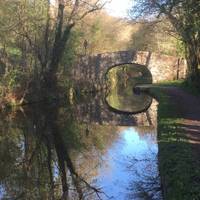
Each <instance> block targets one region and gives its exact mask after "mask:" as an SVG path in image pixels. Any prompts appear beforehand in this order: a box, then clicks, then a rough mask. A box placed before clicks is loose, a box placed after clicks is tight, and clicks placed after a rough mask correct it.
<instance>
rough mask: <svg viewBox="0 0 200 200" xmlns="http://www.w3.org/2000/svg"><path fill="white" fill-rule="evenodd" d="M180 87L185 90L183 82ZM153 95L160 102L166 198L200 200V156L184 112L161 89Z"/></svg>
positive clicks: (159, 121)
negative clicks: (188, 133) (187, 131)
mask: <svg viewBox="0 0 200 200" xmlns="http://www.w3.org/2000/svg"><path fill="white" fill-rule="evenodd" d="M178 84H180V85H179V87H182V86H181V84H182V83H178ZM178 84H177V83H176V86H177V85H178ZM160 85H166V83H165V84H160ZM172 85H173V84H169V83H168V86H172ZM150 92H151V93H152V94H153V95H154V96H155V97H156V98H157V99H158V100H159V106H158V147H159V154H158V159H159V170H160V175H161V182H162V188H163V196H164V199H165V200H197V199H200V167H199V166H200V162H199V156H198V155H196V154H195V153H194V151H193V148H194V147H195V144H191V143H189V141H188V139H187V137H186V134H185V130H184V129H182V127H181V125H182V122H183V119H182V118H181V111H180V110H179V107H178V105H176V104H175V103H173V101H170V100H171V99H170V97H169V96H167V94H166V93H165V92H164V91H162V89H161V88H151V89H150Z"/></svg>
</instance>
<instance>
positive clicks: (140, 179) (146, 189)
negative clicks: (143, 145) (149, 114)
mask: <svg viewBox="0 0 200 200" xmlns="http://www.w3.org/2000/svg"><path fill="white" fill-rule="evenodd" d="M135 129H136V130H137V132H138V133H139V134H140V136H141V137H151V140H150V141H151V142H152V141H154V143H156V134H155V132H154V133H153V134H147V133H148V132H149V130H148V128H147V127H136V128H135ZM145 133H146V134H145ZM146 141H148V139H146ZM141 157H142V158H141ZM126 168H127V170H128V171H129V172H131V174H133V175H134V176H135V177H134V178H132V181H131V182H130V183H129V186H128V188H127V189H128V194H127V199H137V200H161V199H162V195H161V185H160V176H159V172H158V159H157V147H156V146H155V145H152V144H149V147H148V151H147V152H145V153H144V155H142V156H138V158H137V157H133V156H132V157H129V158H128V159H127V167H126Z"/></svg>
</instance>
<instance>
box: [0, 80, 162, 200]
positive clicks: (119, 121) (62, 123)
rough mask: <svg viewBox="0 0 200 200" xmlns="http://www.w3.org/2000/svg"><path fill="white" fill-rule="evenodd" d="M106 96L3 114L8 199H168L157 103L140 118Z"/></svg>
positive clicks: (1, 175)
mask: <svg viewBox="0 0 200 200" xmlns="http://www.w3.org/2000/svg"><path fill="white" fill-rule="evenodd" d="M122 85H123V84H122ZM120 87H122V86H120ZM102 97H103V96H102V94H99V95H95V96H90V97H84V98H79V99H78V100H77V99H75V100H72V99H71V100H69V101H67V100H66V102H65V103H64V104H62V106H58V105H57V104H54V105H49V106H47V105H36V106H34V107H24V108H21V110H18V111H16V112H10V113H7V114H4V115H3V114H2V115H1V116H0V117H1V120H0V160H1V162H0V199H20V200H21V199H22V200H29V199H30V200H32V199H33V200H36V199H37V200H38V199H41V200H43V199H45V200H46V199H50V200H54V199H70V200H76V199H87V200H93V199H94V200H95V199H117V200H123V199H135V200H139V199H162V198H161V192H160V179H159V175H158V163H157V152H158V149H157V142H156V117H157V103H156V101H154V100H152V99H151V98H150V97H148V98H150V101H147V102H148V104H149V102H151V105H148V106H150V107H149V109H148V110H146V111H144V112H141V113H139V114H136V115H135V114H123V113H116V111H115V112H113V110H112V109H110V107H109V105H108V104H107V103H106V101H105V98H102ZM123 101H125V100H123ZM128 101H129V105H130V106H131V104H130V100H128ZM141 104H142V105H144V104H145V103H144V102H141ZM145 106H146V104H145ZM133 107H134V106H133ZM141 108H142V106H139V107H138V112H139V110H140V109H141ZM117 109H118V108H117ZM126 109H127V107H126ZM141 110H143V109H141ZM122 111H123V110H122ZM125 111H126V110H125Z"/></svg>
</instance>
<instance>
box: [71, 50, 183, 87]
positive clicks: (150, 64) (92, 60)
mask: <svg viewBox="0 0 200 200" xmlns="http://www.w3.org/2000/svg"><path fill="white" fill-rule="evenodd" d="M134 63H135V64H139V65H138V67H139V66H140V65H143V66H146V67H147V68H148V69H149V70H150V72H151V74H152V78H153V82H154V83H156V82H159V81H166V80H176V79H180V78H184V77H185V75H186V63H185V60H184V59H181V58H178V57H173V56H168V55H161V54H157V53H151V52H145V51H135V50H129V51H119V52H112V53H103V54H96V55H91V56H81V57H80V58H79V60H78V62H77V64H76V66H75V67H74V70H73V75H72V76H73V78H74V80H75V81H78V82H80V83H82V82H89V83H92V84H93V85H94V86H98V85H99V84H101V85H102V84H103V83H104V81H105V78H104V76H105V74H106V73H107V71H108V70H109V69H110V68H113V67H116V66H119V65H124V64H134Z"/></svg>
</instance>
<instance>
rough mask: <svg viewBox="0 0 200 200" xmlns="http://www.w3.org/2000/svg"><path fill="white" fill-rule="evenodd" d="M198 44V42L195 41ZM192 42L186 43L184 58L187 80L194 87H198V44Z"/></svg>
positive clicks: (199, 77)
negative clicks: (186, 67) (186, 66)
mask: <svg viewBox="0 0 200 200" xmlns="http://www.w3.org/2000/svg"><path fill="white" fill-rule="evenodd" d="M197 44H198V43H197ZM197 44H196V43H195V42H194V43H193V42H187V43H186V60H187V65H188V75H187V78H188V81H189V82H190V83H191V84H193V85H194V86H195V87H197V88H200V83H199V81H200V76H199V69H198V67H199V55H198V46H197Z"/></svg>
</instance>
